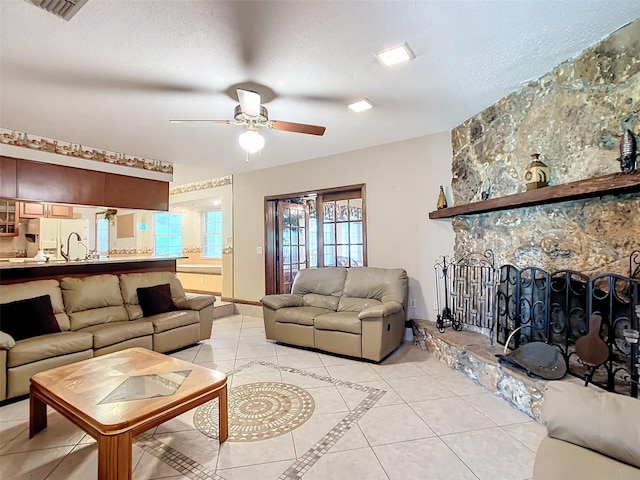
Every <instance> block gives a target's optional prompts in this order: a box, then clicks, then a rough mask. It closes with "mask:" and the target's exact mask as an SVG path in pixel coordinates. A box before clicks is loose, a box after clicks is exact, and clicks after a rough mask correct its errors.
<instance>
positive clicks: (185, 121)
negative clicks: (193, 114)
mask: <svg viewBox="0 0 640 480" xmlns="http://www.w3.org/2000/svg"><path fill="white" fill-rule="evenodd" d="M191 122H208V123H227V124H230V123H232V121H231V120H169V123H191Z"/></svg>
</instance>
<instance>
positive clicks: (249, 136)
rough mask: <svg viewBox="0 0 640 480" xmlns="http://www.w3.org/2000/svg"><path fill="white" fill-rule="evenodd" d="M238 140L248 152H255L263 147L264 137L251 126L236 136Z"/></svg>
mask: <svg viewBox="0 0 640 480" xmlns="http://www.w3.org/2000/svg"><path fill="white" fill-rule="evenodd" d="M238 142H240V146H241V147H242V148H244V149H245V150H246V151H247V152H249V153H256V152H258V151H260V150H262V148H263V147H264V137H263V136H262V135H260V132H258V131H257V130H255V129H251V128H250V129H249V130H247V131H246V132H244V133H243V134H242V135H240V136H239V137H238Z"/></svg>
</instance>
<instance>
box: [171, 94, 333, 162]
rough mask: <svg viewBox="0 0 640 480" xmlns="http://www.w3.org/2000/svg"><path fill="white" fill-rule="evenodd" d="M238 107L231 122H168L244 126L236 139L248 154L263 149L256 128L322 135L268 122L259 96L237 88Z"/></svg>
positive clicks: (301, 127)
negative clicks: (243, 129) (242, 131)
mask: <svg viewBox="0 0 640 480" xmlns="http://www.w3.org/2000/svg"><path fill="white" fill-rule="evenodd" d="M236 92H237V94H238V100H239V101H240V105H238V106H236V107H235V109H234V110H233V120H169V121H170V122H171V123H184V122H211V123H224V124H227V125H246V126H247V130H246V131H245V132H244V133H243V134H242V135H240V137H238V141H239V142H240V146H241V147H242V148H244V149H245V150H246V151H247V152H249V153H255V152H257V151H259V150H261V149H262V147H264V137H263V136H262V135H260V132H259V131H258V128H260V127H267V128H270V129H272V130H283V131H285V132H294V133H305V134H308V135H318V136H321V135H324V132H325V130H326V128H325V127H320V126H317V125H307V124H304V123H293V122H283V121H281V120H269V112H268V111H267V109H266V108H265V107H263V106H262V105H261V104H260V94H259V93H256V92H252V91H250V90H243V89H241V88H238V89H237V90H236Z"/></svg>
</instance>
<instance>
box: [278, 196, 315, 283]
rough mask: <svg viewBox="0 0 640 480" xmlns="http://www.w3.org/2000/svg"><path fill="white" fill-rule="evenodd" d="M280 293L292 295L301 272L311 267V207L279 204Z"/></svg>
mask: <svg viewBox="0 0 640 480" xmlns="http://www.w3.org/2000/svg"><path fill="white" fill-rule="evenodd" d="M278 237H279V238H278V260H279V261H278V292H279V293H291V285H293V279H294V278H295V276H296V274H297V273H298V271H299V270H302V269H304V268H307V267H308V266H309V207H307V206H306V205H300V204H298V203H290V202H285V201H279V202H278Z"/></svg>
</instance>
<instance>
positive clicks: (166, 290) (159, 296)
mask: <svg viewBox="0 0 640 480" xmlns="http://www.w3.org/2000/svg"><path fill="white" fill-rule="evenodd" d="M136 292H137V294H138V302H139V303H140V308H142V314H143V315H144V316H145V317H150V316H152V315H158V314H159V313H167V312H173V311H174V310H176V306H175V304H174V303H173V300H172V299H171V287H170V286H169V284H168V283H163V284H161V285H154V286H152V287H138V288H137V289H136Z"/></svg>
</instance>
